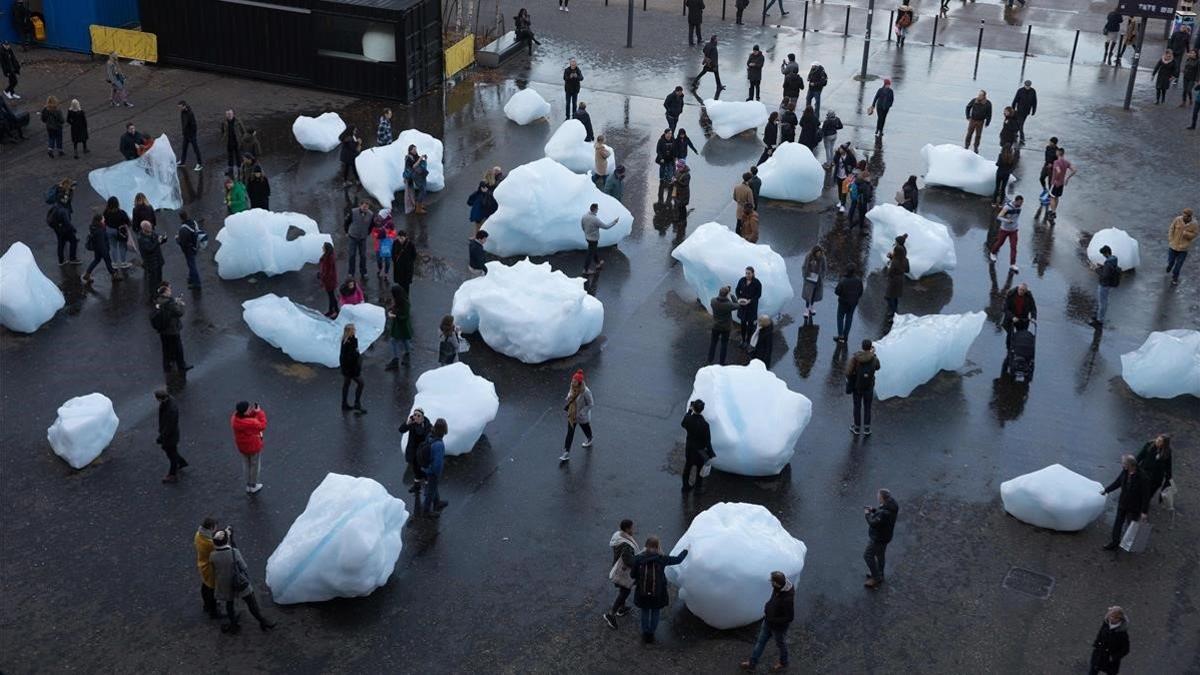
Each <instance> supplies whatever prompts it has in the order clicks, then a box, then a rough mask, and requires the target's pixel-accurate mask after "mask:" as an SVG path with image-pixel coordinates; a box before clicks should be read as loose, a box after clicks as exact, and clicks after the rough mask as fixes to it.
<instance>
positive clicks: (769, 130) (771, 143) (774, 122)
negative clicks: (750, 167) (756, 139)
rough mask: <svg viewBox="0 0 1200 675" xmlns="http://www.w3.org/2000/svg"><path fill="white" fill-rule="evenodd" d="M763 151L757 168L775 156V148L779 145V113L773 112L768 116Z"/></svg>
mask: <svg viewBox="0 0 1200 675" xmlns="http://www.w3.org/2000/svg"><path fill="white" fill-rule="evenodd" d="M762 138H763V151H762V155H759V157H758V162H757V163H756V166H757V165H759V164H762V163H763V162H765V161H767V160H768V159H770V158H771V155H773V154H775V147H776V146H777V145H779V111H777V110H772V111H771V113H770V114H769V115H767V124H766V125H765V126H764V127H763V136H762Z"/></svg>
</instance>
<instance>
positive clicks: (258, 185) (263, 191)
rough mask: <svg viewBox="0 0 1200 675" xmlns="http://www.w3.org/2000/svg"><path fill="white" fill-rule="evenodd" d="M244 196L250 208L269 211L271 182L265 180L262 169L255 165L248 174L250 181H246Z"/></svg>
mask: <svg viewBox="0 0 1200 675" xmlns="http://www.w3.org/2000/svg"><path fill="white" fill-rule="evenodd" d="M246 196H247V197H249V198H250V208H252V209H263V210H264V211H269V210H270V209H271V181H269V180H267V176H266V174H264V173H263V170H262V167H261V166H258V165H257V164H255V165H254V169H253V170H252V171H251V172H250V180H248V181H246Z"/></svg>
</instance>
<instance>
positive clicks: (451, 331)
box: [438, 314, 465, 366]
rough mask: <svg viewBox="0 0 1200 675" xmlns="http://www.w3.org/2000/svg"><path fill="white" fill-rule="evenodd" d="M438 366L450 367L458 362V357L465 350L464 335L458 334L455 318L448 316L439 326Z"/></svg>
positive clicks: (443, 318) (444, 317)
mask: <svg viewBox="0 0 1200 675" xmlns="http://www.w3.org/2000/svg"><path fill="white" fill-rule="evenodd" d="M438 335H439V338H438V365H439V366H448V365H450V364H451V363H457V362H458V355H459V353H460V352H461V351H465V350H463V339H462V335H460V334H459V332H458V326H456V325H454V317H453V316H452V315H450V314H447V315H445V316H443V317H442V322H441V324H440V325H439V326H438Z"/></svg>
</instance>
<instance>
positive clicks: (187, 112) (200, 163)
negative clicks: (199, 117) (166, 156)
mask: <svg viewBox="0 0 1200 675" xmlns="http://www.w3.org/2000/svg"><path fill="white" fill-rule="evenodd" d="M179 126H180V128H181V129H182V131H183V154H182V155H180V157H179V163H178V164H177V165H176V166H187V155H188V146H191V147H192V149H193V150H195V151H196V166H193V167H192V170H193V171H202V170H204V160H203V159H200V144H199V143H197V142H196V138H197V136H198V130H197V128H196V114H195V113H193V112H192V106H190V105H188V103H187V101H180V102H179Z"/></svg>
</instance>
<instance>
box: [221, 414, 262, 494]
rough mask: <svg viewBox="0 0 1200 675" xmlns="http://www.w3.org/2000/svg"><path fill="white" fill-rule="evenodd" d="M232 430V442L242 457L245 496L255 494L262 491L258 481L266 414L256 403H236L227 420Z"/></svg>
mask: <svg viewBox="0 0 1200 675" xmlns="http://www.w3.org/2000/svg"><path fill="white" fill-rule="evenodd" d="M229 426H230V427H231V428H232V429H233V442H234V444H235V445H236V446H237V449H238V452H239V453H240V454H241V456H242V468H243V469H244V474H245V478H246V494H248V495H252V494H257V493H258V491H259V490H262V489H263V484H262V483H260V482H258V481H259V477H260V476H259V471H260V470H261V469H262V449H263V433H264V432H266V430H267V413H266V411H265V410H263V409H262V408H260V407H259V405H258V404H257V403H255V404H254V405H253V406H251V405H250V402H249V401H238V403H237V405H236V406H235V407H234V412H233V415H232V416H231V417H230V418H229Z"/></svg>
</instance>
